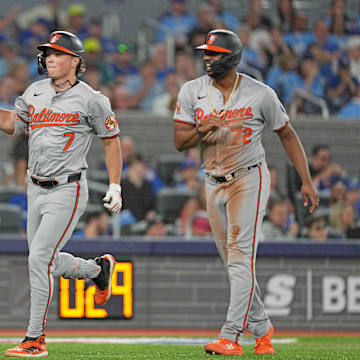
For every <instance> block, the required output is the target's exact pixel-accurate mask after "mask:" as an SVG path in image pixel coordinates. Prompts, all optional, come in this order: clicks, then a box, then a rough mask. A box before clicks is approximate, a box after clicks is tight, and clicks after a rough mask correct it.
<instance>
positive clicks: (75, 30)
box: [66, 4, 89, 40]
mask: <svg viewBox="0 0 360 360" xmlns="http://www.w3.org/2000/svg"><path fill="white" fill-rule="evenodd" d="M85 13H86V8H85V6H84V5H82V4H71V5H70V6H69V7H68V15H69V25H68V26H67V28H66V30H67V31H69V32H71V33H72V34H75V35H76V36H78V37H79V38H80V39H81V40H84V39H86V38H87V37H89V32H88V28H87V25H86V23H85Z"/></svg>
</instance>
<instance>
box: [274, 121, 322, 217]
mask: <svg viewBox="0 0 360 360" xmlns="http://www.w3.org/2000/svg"><path fill="white" fill-rule="evenodd" d="M276 133H277V134H278V136H279V138H280V140H281V142H282V144H283V147H284V149H285V151H286V153H287V155H288V157H289V159H290V160H291V161H292V163H293V164H294V166H295V168H296V170H297V172H298V173H299V175H300V177H301V180H302V186H301V194H302V196H303V199H304V206H307V205H308V203H309V202H308V200H309V199H310V201H311V208H310V213H313V212H314V211H315V209H316V208H317V207H318V206H319V194H318V192H317V191H316V189H315V187H314V185H313V183H312V180H311V176H310V172H309V166H308V162H307V159H306V155H305V151H304V148H303V146H302V144H301V142H300V140H299V138H298V136H297V134H296V132H295V130H294V128H293V127H292V126H291V124H290V123H289V124H287V126H285V127H283V128H282V129H281V130H279V131H277V132H276Z"/></svg>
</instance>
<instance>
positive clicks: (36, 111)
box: [0, 31, 122, 357]
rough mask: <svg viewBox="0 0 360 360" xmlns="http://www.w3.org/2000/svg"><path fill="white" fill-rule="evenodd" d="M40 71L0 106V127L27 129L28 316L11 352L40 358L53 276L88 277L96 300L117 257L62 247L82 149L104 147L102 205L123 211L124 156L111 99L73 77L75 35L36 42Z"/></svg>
mask: <svg viewBox="0 0 360 360" xmlns="http://www.w3.org/2000/svg"><path fill="white" fill-rule="evenodd" d="M38 49H39V50H40V51H41V53H40V54H39V55H38V60H39V72H40V73H44V72H45V73H46V74H47V78H46V79H44V80H41V81H37V82H35V83H33V84H32V85H30V86H29V87H28V88H27V89H26V90H25V92H24V94H23V95H21V96H20V97H18V98H17V100H16V104H15V107H16V110H15V111H7V110H0V128H1V129H2V130H3V131H5V132H6V133H8V134H11V135H14V136H16V135H18V134H20V133H28V134H29V164H28V175H27V180H28V190H27V192H28V222H27V238H28V245H29V258H28V263H29V278H30V287H31V306H30V321H29V326H28V329H27V333H26V337H25V339H24V340H23V342H22V343H21V344H20V345H18V346H16V347H15V348H12V349H8V350H6V351H5V353H4V355H5V356H10V357H44V356H47V355H48V352H47V349H46V345H45V335H44V332H45V322H46V316H47V313H48V309H49V304H50V301H51V297H52V295H53V278H54V277H55V276H63V277H65V278H91V279H93V281H94V283H95V285H96V293H95V301H96V303H97V304H98V305H104V304H105V303H106V302H107V301H108V300H109V298H110V296H111V278H112V274H113V271H114V266H115V260H114V258H113V256H112V255H110V254H106V255H103V256H101V257H98V258H95V259H90V260H85V259H82V258H78V257H74V256H73V255H71V254H68V253H64V252H61V249H62V248H63V247H64V245H65V244H66V243H67V241H68V240H69V238H70V236H71V234H72V232H73V230H74V228H75V226H76V224H77V222H78V220H79V218H80V216H81V215H82V214H83V212H84V210H85V207H86V203H87V200H88V189H87V183H86V169H87V163H86V154H87V152H88V150H89V147H90V144H91V139H92V135H93V134H96V135H97V136H99V137H100V138H101V139H102V141H103V143H104V149H105V161H106V165H107V169H108V175H109V183H110V185H109V191H108V192H107V193H106V196H105V197H104V206H105V207H106V208H107V209H108V210H110V211H112V212H114V213H118V212H119V211H120V209H121V203H122V202H121V189H120V176H121V168H122V158H121V150H120V140H119V137H118V135H119V128H118V125H117V121H116V117H115V115H114V113H113V112H112V110H111V107H110V103H109V100H108V99H107V98H106V97H105V96H103V95H102V94H100V93H99V92H96V91H94V90H93V89H92V88H91V87H89V86H88V85H87V84H85V83H84V82H82V81H79V80H78V79H77V75H78V74H79V73H80V72H83V71H84V70H85V65H84V60H83V59H82V55H83V53H84V48H83V45H82V43H81V41H80V40H79V38H78V37H76V36H75V35H73V34H71V33H69V32H65V31H56V32H53V33H52V34H51V35H50V37H49V41H48V43H46V44H43V45H41V46H39V47H38Z"/></svg>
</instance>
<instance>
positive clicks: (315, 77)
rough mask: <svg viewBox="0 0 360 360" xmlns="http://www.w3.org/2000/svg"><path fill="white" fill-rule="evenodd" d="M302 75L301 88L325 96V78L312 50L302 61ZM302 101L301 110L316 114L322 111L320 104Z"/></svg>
mask: <svg viewBox="0 0 360 360" xmlns="http://www.w3.org/2000/svg"><path fill="white" fill-rule="evenodd" d="M300 75H301V78H302V79H301V80H302V82H301V83H300V84H299V88H302V89H305V90H307V91H308V92H309V93H311V94H313V95H315V96H317V97H320V98H323V97H324V84H325V80H324V78H322V77H321V75H320V73H319V66H318V64H317V62H316V60H315V58H314V56H313V55H312V54H311V53H310V52H308V53H306V54H305V55H304V57H303V59H302V61H301V64H300ZM301 102H302V104H301V112H303V113H306V114H316V113H319V112H320V108H319V107H318V106H316V105H314V104H312V103H310V102H308V101H306V100H303V99H302V100H301Z"/></svg>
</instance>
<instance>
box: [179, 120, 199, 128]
mask: <svg viewBox="0 0 360 360" xmlns="http://www.w3.org/2000/svg"><path fill="white" fill-rule="evenodd" d="M174 122H178V123H181V124H186V125H191V126H192V127H195V124H193V123H191V122H188V121H183V120H178V119H175V120H174Z"/></svg>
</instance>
